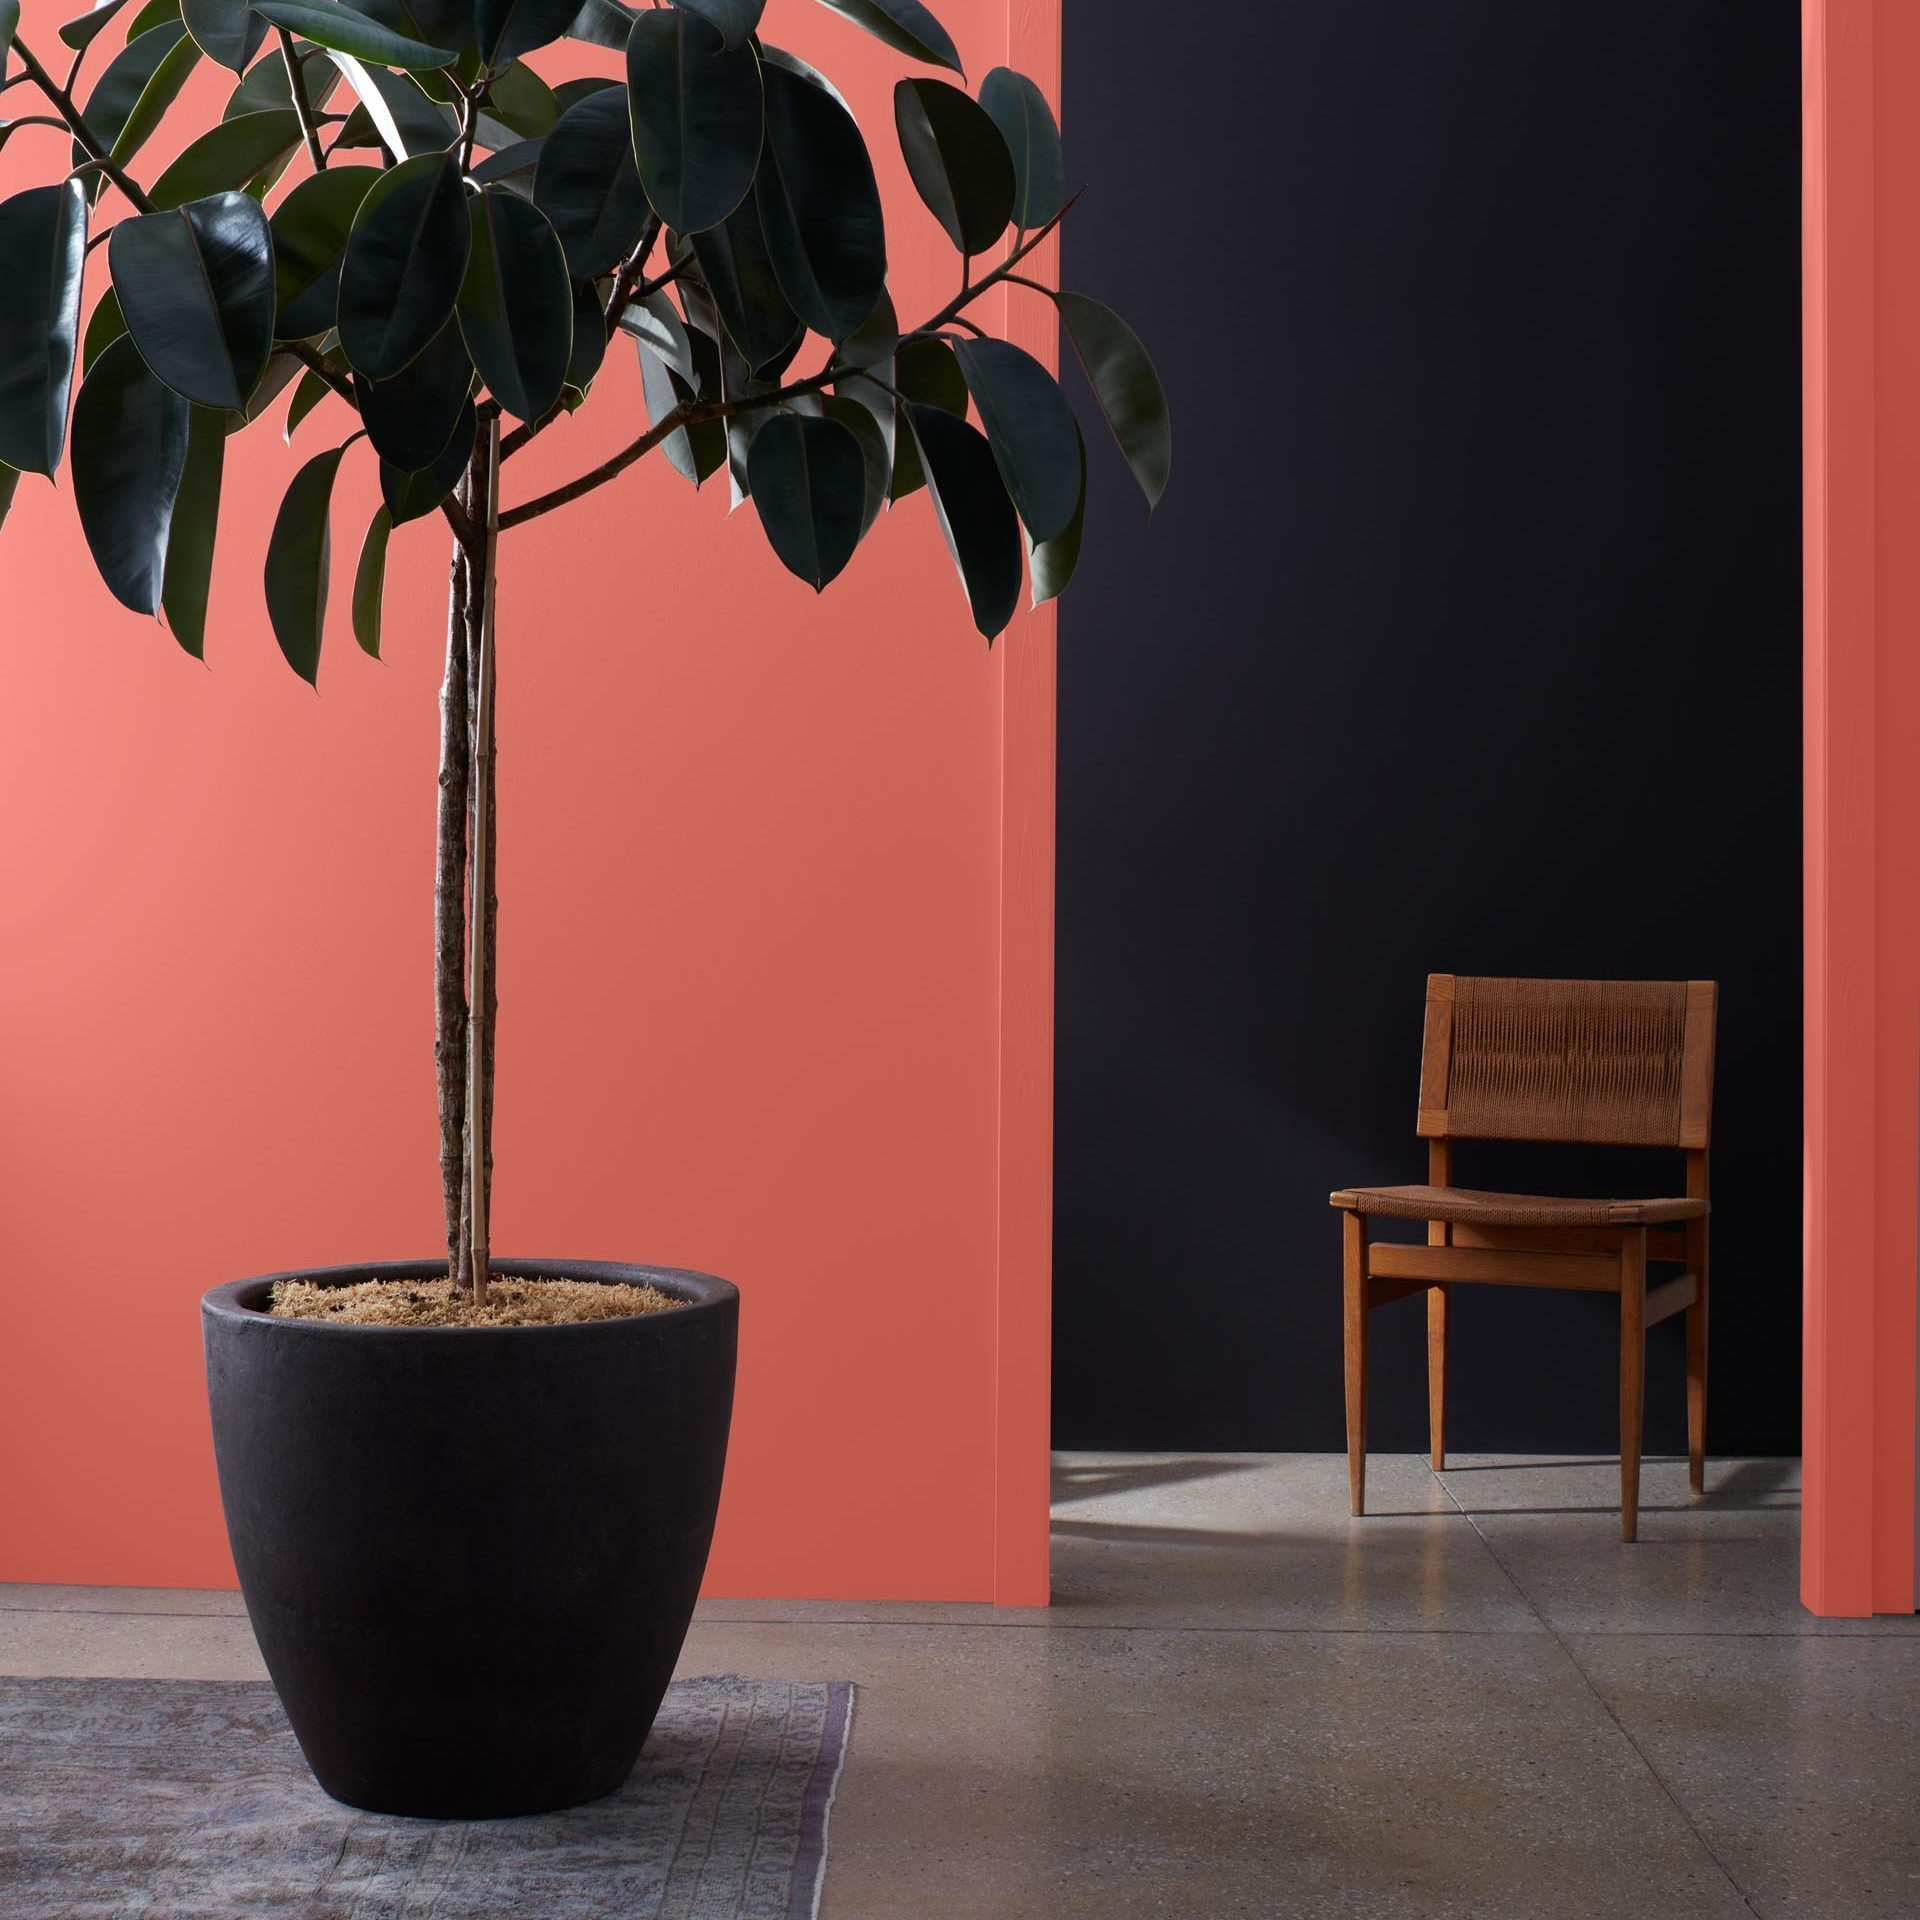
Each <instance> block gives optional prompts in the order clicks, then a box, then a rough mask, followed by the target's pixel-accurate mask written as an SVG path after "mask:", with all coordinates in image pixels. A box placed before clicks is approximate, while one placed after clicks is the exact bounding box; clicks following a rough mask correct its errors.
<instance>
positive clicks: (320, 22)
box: [253, 0, 460, 71]
mask: <svg viewBox="0 0 1920 1920" xmlns="http://www.w3.org/2000/svg"><path fill="white" fill-rule="evenodd" d="M253 10H254V12H256V13H257V14H259V15H260V17H261V18H262V19H264V20H270V21H272V22H273V24H274V25H275V26H276V27H285V28H286V29H287V31H288V32H289V33H297V34H299V35H301V36H302V37H303V38H304V39H308V40H311V41H312V42H313V44H314V45H315V46H316V47H327V48H329V49H331V50H332V51H333V52H335V53H345V54H350V55H351V56H352V57H353V58H354V59H356V60H369V61H371V62H373V64H374V65H375V66H381V67H401V68H405V69H407V70H409V71H411V70H412V69H414V68H417V67H450V66H452V65H453V63H454V62H455V61H456V60H458V59H459V58H460V51H459V49H458V48H457V47H429V46H423V45H421V43H420V42H419V41H418V40H415V39H412V38H410V37H409V36H408V35H406V34H404V33H396V32H395V31H394V30H393V29H392V28H391V27H383V26H382V25H381V24H380V22H379V21H378V20H372V19H369V18H368V17H367V15H365V14H364V13H362V12H360V11H359V10H358V8H355V7H349V6H345V5H343V4H341V0H253Z"/></svg>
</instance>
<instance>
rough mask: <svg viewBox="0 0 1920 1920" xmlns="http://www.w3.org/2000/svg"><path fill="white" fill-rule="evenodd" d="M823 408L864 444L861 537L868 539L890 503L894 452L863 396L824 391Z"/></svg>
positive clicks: (862, 446) (830, 416) (822, 397)
mask: <svg viewBox="0 0 1920 1920" xmlns="http://www.w3.org/2000/svg"><path fill="white" fill-rule="evenodd" d="M819 406H820V411H821V412H822V413H823V414H825V416H826V417H827V418H828V419H829V420H836V421H838V422H839V423H840V425H841V426H843V427H845V428H846V430H847V431H848V432H849V433H850V434H852V435H853V437H854V439H855V440H856V441H858V442H859V444H860V457H861V459H862V461H863V462H864V463H865V468H866V492H865V498H864V501H863V503H862V506H861V510H860V538H861V539H862V540H864V539H865V538H866V537H867V535H868V534H869V533H870V532H871V531H872V529H873V523H874V522H875V521H876V520H878V519H879V518H880V511H881V509H882V508H883V507H884V506H885V505H886V504H887V485H888V481H889V479H890V478H891V475H892V471H893V452H892V448H891V446H890V444H889V441H888V437H887V435H886V434H885V433H884V432H883V431H882V429H881V427H880V424H879V421H878V418H877V417H876V416H875V414H874V413H873V411H872V409H871V408H869V407H867V406H864V405H862V403H861V402H860V401H859V400H856V399H849V398H847V397H846V396H844V395H842V394H837V393H829V394H825V395H822V396H821V398H820V401H819Z"/></svg>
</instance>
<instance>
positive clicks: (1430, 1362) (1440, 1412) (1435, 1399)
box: [1427, 1281, 1447, 1473]
mask: <svg viewBox="0 0 1920 1920" xmlns="http://www.w3.org/2000/svg"><path fill="white" fill-rule="evenodd" d="M1427 1437H1428V1438H1429V1439H1430V1440H1431V1441H1432V1443H1433V1448H1432V1459H1433V1470H1434V1472H1435V1473H1443V1472H1445V1470H1446V1465H1447V1288H1446V1283H1445V1282H1444V1281H1443V1282H1441V1283H1440V1284H1439V1285H1437V1286H1434V1287H1432V1288H1430V1289H1429V1290H1428V1292H1427Z"/></svg>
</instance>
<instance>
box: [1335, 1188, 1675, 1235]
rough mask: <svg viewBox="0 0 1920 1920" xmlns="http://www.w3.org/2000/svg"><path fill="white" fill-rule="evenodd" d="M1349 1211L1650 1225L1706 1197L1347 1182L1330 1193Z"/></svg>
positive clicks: (1503, 1223) (1544, 1223)
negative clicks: (1560, 1194)
mask: <svg viewBox="0 0 1920 1920" xmlns="http://www.w3.org/2000/svg"><path fill="white" fill-rule="evenodd" d="M1328 1198H1329V1200H1330V1201H1331V1202H1332V1204H1333V1205H1334V1206H1336V1207H1343V1208H1345V1209H1346V1210H1347V1211H1348V1212H1350V1213H1367V1214H1380V1215H1384V1216H1386V1217H1387V1218H1389V1219H1396V1220H1451V1221H1459V1222H1461V1223H1463V1224H1472V1225H1476V1226H1483V1227H1650V1226H1656V1225H1658V1224H1659V1223H1660V1222H1662V1221H1666V1220H1698V1219H1700V1218H1702V1217H1703V1216H1704V1215H1705V1213H1706V1211H1707V1203H1706V1201H1705V1200H1689V1199H1686V1198H1684V1197H1676V1198H1674V1199H1669V1200H1571V1199H1568V1200H1562V1199H1556V1198H1554V1197H1553V1196H1552V1195H1549V1194H1540V1193H1482V1192H1480V1191H1478V1190H1477V1189H1476V1188H1473V1187H1342V1188H1341V1189H1340V1190H1339V1191H1338V1192H1336V1193H1333V1194H1330V1195H1329V1196H1328Z"/></svg>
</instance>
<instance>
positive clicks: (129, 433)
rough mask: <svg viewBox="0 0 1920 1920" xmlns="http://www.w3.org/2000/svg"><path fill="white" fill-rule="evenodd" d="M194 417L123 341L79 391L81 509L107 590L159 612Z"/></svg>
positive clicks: (76, 437)
mask: <svg viewBox="0 0 1920 1920" xmlns="http://www.w3.org/2000/svg"><path fill="white" fill-rule="evenodd" d="M192 414H193V409H192V407H191V406H190V405H189V404H188V403H187V402H186V401H185V400H183V399H182V398H181V397H180V396H179V395H178V394H177V393H175V392H174V391H173V389H172V388H171V387H168V386H164V385H163V384H162V383H161V382H160V381H158V380H156V379H155V378H154V377H153V375H152V374H151V373H150V372H148V370H147V363H146V362H145V361H144V360H142V359H141V358H140V349H139V348H138V347H136V346H135V345H134V344H133V342H132V340H131V339H129V338H128V337H127V336H126V335H125V334H122V335H121V337H120V338H119V339H118V340H115V341H114V342H113V343H112V344H111V345H110V346H108V347H106V348H105V349H104V350H103V351H102V353H101V355H100V358H99V359H98V360H96V361H95V362H94V363H93V366H92V367H91V368H90V369H89V371H88V373H87V377H86V379H85V380H83V381H82V382H81V383H80V397H79V399H77V400H76V401H75V402H74V407H73V501H74V505H75V507H76V508H77V509H78V511H79V514H80V526H81V530H82V532H84V533H85V534H86V536H87V545H88V547H89V548H90V549H91V551H92V553H93V564H94V565H95V566H96V567H97V568H98V569H99V571H100V577H101V579H102V580H104V581H105V582H106V583H107V589H108V591H109V592H110V593H111V594H112V595H113V597H114V598H115V599H116V600H118V601H119V602H120V604H121V605H122V606H124V607H131V608H132V609H133V611H134V612H135V613H154V612H157V611H158V610H159V606H160V597H161V593H162V591H163V589H164V585H165V579H166V565H167V535H168V532H169V531H170V529H171V527H172V525H173V507H174V502H175V500H176V499H177V498H178V497H179V493H180V482H181V478H182V476H183V475H184V474H185V472H186V465H187V436H188V432H189V428H190V425H191V420H192Z"/></svg>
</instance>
